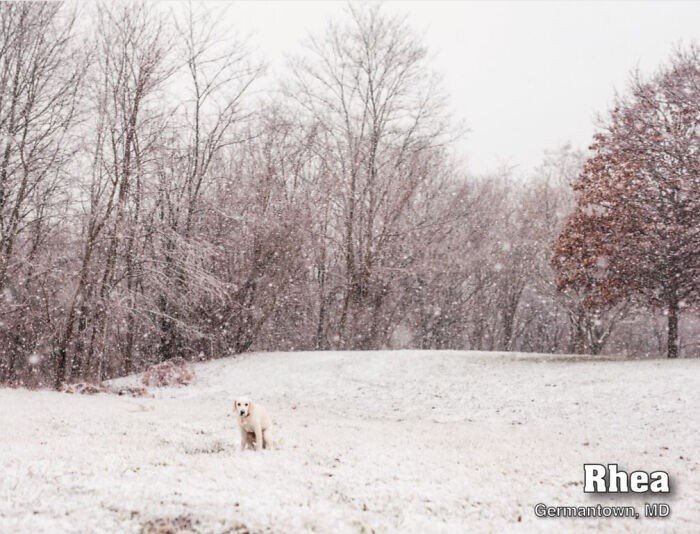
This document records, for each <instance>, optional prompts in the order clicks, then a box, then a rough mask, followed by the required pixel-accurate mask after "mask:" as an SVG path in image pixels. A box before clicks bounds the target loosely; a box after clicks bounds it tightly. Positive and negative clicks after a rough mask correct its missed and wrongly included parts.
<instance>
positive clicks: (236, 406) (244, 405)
mask: <svg viewBox="0 0 700 534" xmlns="http://www.w3.org/2000/svg"><path fill="white" fill-rule="evenodd" d="M252 409H253V403H252V402H250V399H249V398H248V397H239V398H237V399H236V401H235V402H234V403H233V410H234V411H235V412H236V415H239V416H241V417H248V415H250V411H251V410H252Z"/></svg>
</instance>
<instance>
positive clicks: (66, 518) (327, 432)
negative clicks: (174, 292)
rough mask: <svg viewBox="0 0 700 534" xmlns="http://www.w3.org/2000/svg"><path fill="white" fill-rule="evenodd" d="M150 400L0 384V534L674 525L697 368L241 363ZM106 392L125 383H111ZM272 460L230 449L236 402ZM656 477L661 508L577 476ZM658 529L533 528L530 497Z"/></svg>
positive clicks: (693, 423) (428, 357) (692, 464)
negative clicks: (266, 432)
mask: <svg viewBox="0 0 700 534" xmlns="http://www.w3.org/2000/svg"><path fill="white" fill-rule="evenodd" d="M196 372H197V379H196V381H195V382H194V383H193V384H191V385H190V386H187V387H181V388H164V389H153V390H152V392H153V393H154V397H153V398H130V397H119V396H115V395H106V394H100V395H96V396H86V395H68V394H61V393H54V392H48V391H40V392H32V391H23V390H9V389H0V429H1V430H0V432H1V434H0V470H1V472H2V478H1V479H0V532H88V531H92V532H139V531H140V530H141V528H142V527H143V526H144V525H147V524H149V521H154V520H157V519H162V518H176V517H181V518H185V519H182V524H183V525H184V526H189V527H191V529H193V530H195V531H200V532H224V531H228V532H246V531H251V532H260V531H270V532H300V531H315V532H363V531H364V532H370V531H372V530H374V531H377V532H390V531H403V532H421V531H423V532H464V531H466V530H467V529H469V530H471V531H504V530H506V529H507V530H516V529H518V530H521V531H543V530H545V531H562V530H569V531H571V530H580V531H583V530H584V529H586V530H588V529H590V528H591V527H596V526H597V527H601V528H603V527H604V528H606V529H614V530H618V531H629V532H640V531H651V530H657V529H659V528H661V529H666V530H668V531H690V530H692V529H694V528H696V526H697V525H698V524H699V523H700V469H699V468H700V456H698V435H697V423H698V406H699V401H700V360H677V361H665V360H663V361H662V360H654V361H614V360H604V359H590V358H587V359H577V358H567V357H556V356H541V355H518V354H497V353H473V352H471V353H470V352H433V351H423V352H422V351H399V352H362V353H360V352H335V353H332V352H321V353H270V354H249V355H245V356H242V357H239V358H236V359H224V360H219V361H214V362H207V363H203V364H199V365H198V366H196ZM122 381H123V382H129V381H135V378H127V379H122ZM242 394H245V395H249V396H250V397H251V398H253V400H256V401H259V402H260V403H262V404H264V405H265V406H266V407H267V408H268V410H269V411H270V413H271V414H272V417H273V420H274V421H275V423H276V428H275V435H276V436H277V438H279V439H281V440H282V444H281V447H280V448H279V449H278V450H269V451H262V452H260V453H256V452H252V451H246V452H243V453H241V452H239V451H238V448H237V446H238V433H237V430H236V428H235V424H236V422H235V418H234V417H233V414H232V412H231V401H232V399H233V398H234V397H235V396H237V395H242ZM586 462H601V463H618V464H620V466H621V468H625V469H629V470H636V469H644V470H647V471H652V470H658V469H662V470H666V471H668V472H669V474H670V477H671V485H672V488H673V493H672V494H671V496H670V497H668V496H666V497H664V496H661V497H660V498H659V497H658V496H656V495H646V496H642V497H632V496H628V495H625V496H612V497H611V496H607V497H606V496H593V495H587V494H584V493H583V490H582V485H581V482H582V477H583V464H584V463H586ZM659 501H661V502H668V503H669V504H670V505H671V508H672V515H671V517H670V518H668V519H665V520H662V519H648V518H644V517H642V518H640V519H639V520H634V519H566V520H565V519H538V518H536V517H535V516H534V513H533V506H534V505H535V504H536V503H540V502H542V503H546V504H550V505H572V506H579V505H586V506H588V505H596V504H602V505H634V506H637V507H638V509H639V508H640V507H641V508H643V504H642V503H644V502H659Z"/></svg>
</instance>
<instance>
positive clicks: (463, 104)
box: [226, 1, 700, 174]
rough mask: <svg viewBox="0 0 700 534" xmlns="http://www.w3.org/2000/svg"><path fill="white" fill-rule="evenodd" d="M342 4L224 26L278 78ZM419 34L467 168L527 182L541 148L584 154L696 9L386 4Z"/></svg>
mask: <svg viewBox="0 0 700 534" xmlns="http://www.w3.org/2000/svg"><path fill="white" fill-rule="evenodd" d="M345 5H346V3H345V2H337V3H336V2H320V1H317V2H295V1H285V2H279V1H272V2H259V1H258V2H246V1H243V2H237V3H236V4H234V5H233V6H232V7H231V8H230V9H229V11H228V12H227V14H226V17H227V18H228V19H230V26H231V28H232V29H235V30H236V31H238V32H241V33H245V34H249V35H250V37H251V44H252V45H253V46H254V47H255V48H256V49H257V50H258V52H259V53H260V54H261V55H262V56H263V57H264V58H265V59H266V61H267V62H268V64H269V65H270V66H271V72H270V74H271V75H275V74H277V73H279V71H280V69H281V67H282V66H283V64H284V55H285V54H289V53H294V51H295V50H298V49H299V47H300V43H301V42H302V41H303V40H304V38H305V36H306V35H308V34H309V32H319V31H322V30H323V29H324V27H325V24H326V22H327V21H328V20H329V19H330V18H336V17H343V16H344V10H345ZM384 9H386V10H388V11H392V12H398V13H403V14H405V15H407V16H408V20H409V22H410V24H411V25H412V26H413V27H414V28H415V29H416V31H417V32H418V33H419V34H420V35H422V36H423V38H424V43H425V44H426V45H427V46H428V48H429V50H430V52H431V54H433V55H434V57H435V62H434V65H435V68H436V70H438V72H440V73H441V74H442V75H443V76H444V81H445V86H446V89H447V90H448V91H449V93H450V95H451V98H452V106H453V109H454V111H455V115H456V116H457V117H460V118H463V119H464V120H465V122H466V124H467V126H468V128H469V130H470V131H469V133H468V134H467V137H466V139H465V141H464V142H463V143H462V144H461V145H460V147H459V148H460V151H461V152H462V153H463V154H464V157H465V159H466V162H467V164H468V166H469V169H470V170H471V171H472V172H477V173H484V172H488V171H491V170H494V169H497V168H499V167H502V166H504V165H507V166H513V167H516V168H517V171H516V172H518V174H527V173H528V172H529V171H530V170H531V169H532V168H533V167H535V166H536V165H537V164H538V163H539V162H540V161H541V159H542V155H543V151H544V150H545V149H551V148H556V147H557V146H559V145H561V144H563V143H566V142H570V143H571V144H572V145H574V146H577V147H581V148H585V147H586V146H588V144H589V141H590V139H591V135H592V133H593V128H594V119H595V117H596V114H597V113H600V112H604V111H605V110H606V109H607V108H608V106H609V105H610V103H611V101H612V98H613V96H614V93H615V90H616V89H617V90H624V89H625V85H626V82H627V79H628V75H629V72H630V70H631V69H633V68H634V67H636V66H639V67H640V68H641V69H642V70H643V71H646V72H649V71H652V70H654V69H655V68H656V66H657V65H658V64H660V63H661V62H663V61H664V60H665V59H666V58H667V57H668V56H669V54H670V52H671V51H672V49H673V47H674V46H675V45H677V44H678V43H681V42H685V43H689V42H691V41H693V40H695V41H696V42H700V2H690V1H687V2H669V1H664V2H592V1H587V2H563V1H562V2H521V1H518V2H438V1H430V2H418V1H411V2H406V1H404V2H400V1H393V2H386V3H385V4H384Z"/></svg>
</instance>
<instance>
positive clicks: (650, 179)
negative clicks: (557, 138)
mask: <svg viewBox="0 0 700 534" xmlns="http://www.w3.org/2000/svg"><path fill="white" fill-rule="evenodd" d="M591 150H592V151H593V156H592V157H591V158H590V159H589V160H588V162H587V163H586V165H585V167H584V169H583V171H582V173H581V175H580V177H579V179H578V181H577V183H576V185H575V190H576V194H577V206H576V209H575V211H574V213H573V214H572V215H571V216H570V218H569V220H568V221H567V223H566V225H565V227H564V229H563V231H562V233H561V234H560V235H559V237H558V239H557V240H556V242H555V245H554V257H553V259H552V265H553V267H554V269H555V271H556V273H557V285H558V288H559V289H560V290H562V291H578V292H583V293H584V294H585V295H586V298H585V300H584V302H585V303H586V305H588V306H605V305H611V304H615V303H617V302H620V301H623V300H626V299H636V300H637V301H639V302H641V303H643V304H646V305H648V306H651V307H653V308H661V309H663V310H665V312H666V313H667V314H668V348H667V351H668V356H669V357H671V358H672V357H677V356H678V352H679V350H678V317H679V314H680V311H681V309H682V308H684V307H686V306H692V305H695V304H697V303H698V302H699V301H700V49H699V48H698V47H697V46H693V47H691V48H690V49H689V50H687V51H681V52H678V53H676V55H674V57H673V59H672V61H671V63H670V65H669V66H668V67H666V68H664V69H663V70H661V71H660V72H659V73H658V74H657V75H656V76H654V77H653V78H651V79H650V80H648V81H644V80H642V79H641V78H640V77H639V76H635V78H634V82H633V84H632V91H631V95H630V96H629V97H627V98H619V99H618V101H617V102H616V106H615V108H614V109H613V110H612V112H611V113H610V116H609V118H608V120H607V122H606V124H605V125H604V128H603V129H602V131H601V132H599V133H598V134H597V135H596V136H595V137H594V142H593V145H592V146H591Z"/></svg>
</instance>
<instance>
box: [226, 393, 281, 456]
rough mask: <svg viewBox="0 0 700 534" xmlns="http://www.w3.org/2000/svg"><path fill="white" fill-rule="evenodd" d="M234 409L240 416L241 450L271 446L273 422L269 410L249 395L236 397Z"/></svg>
mask: <svg viewBox="0 0 700 534" xmlns="http://www.w3.org/2000/svg"><path fill="white" fill-rule="evenodd" d="M233 409H234V411H235V412H236V415H237V416H238V428H239V430H240V431H241V450H245V449H246V447H248V448H250V449H253V448H255V450H257V451H259V450H262V449H269V448H271V447H272V440H271V439H270V427H271V426H272V422H271V421H270V416H269V415H268V414H267V410H266V409H265V408H263V407H262V406H260V405H259V404H254V403H253V402H252V401H251V400H250V399H248V398H247V397H240V398H239V399H236V401H235V402H234V404H233Z"/></svg>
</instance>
